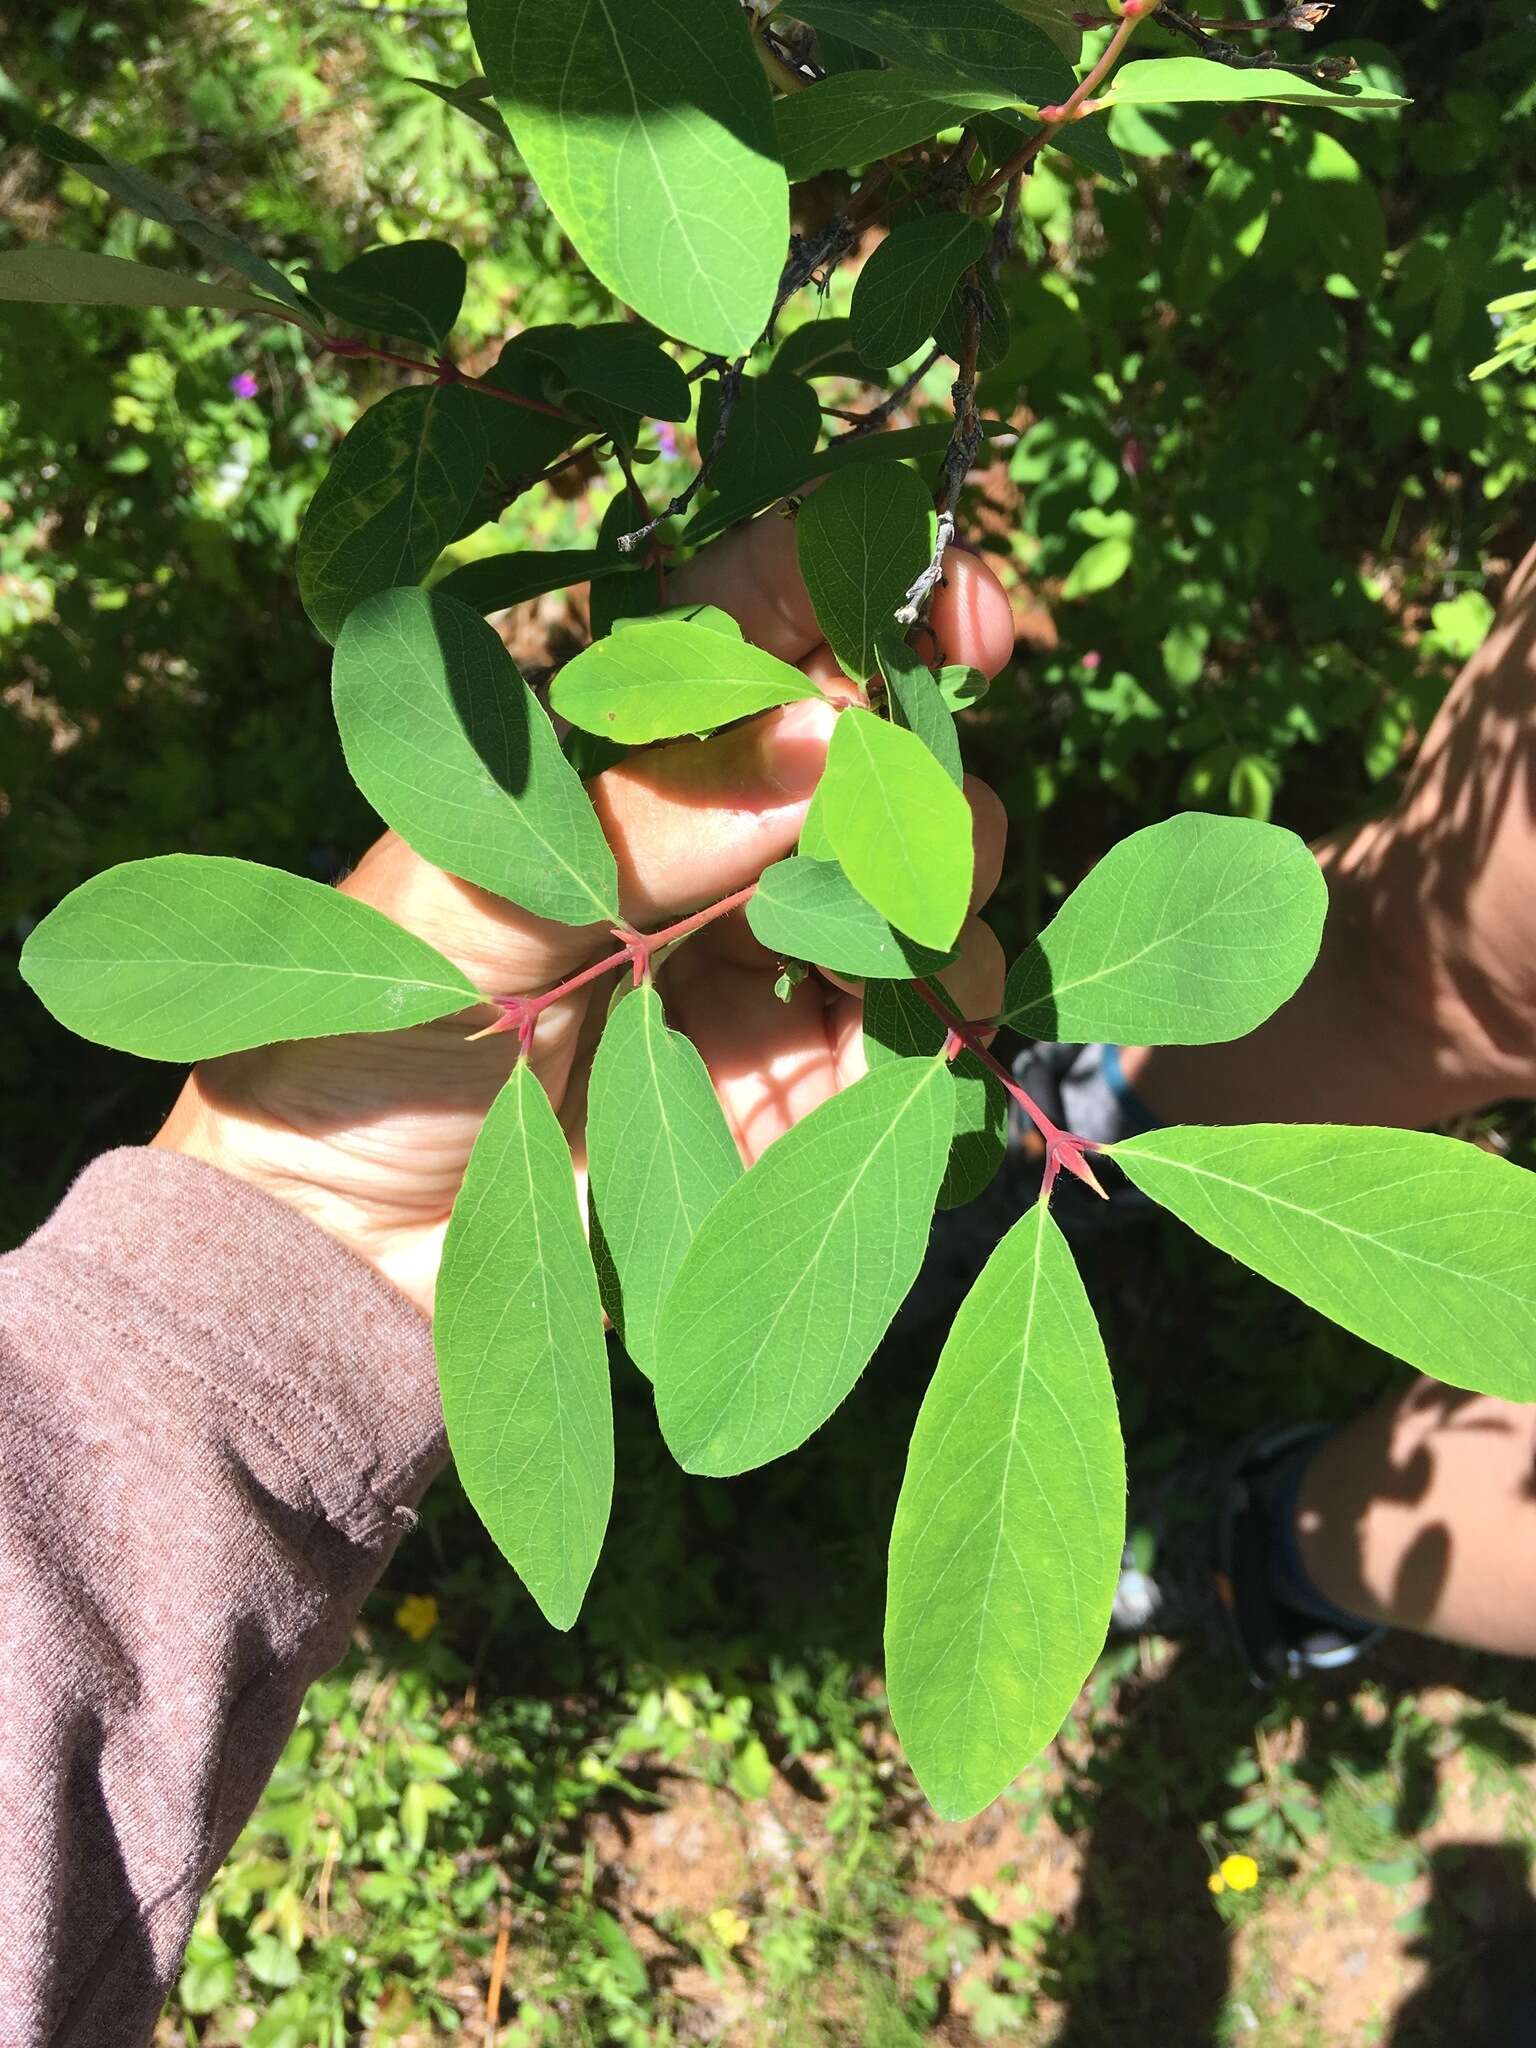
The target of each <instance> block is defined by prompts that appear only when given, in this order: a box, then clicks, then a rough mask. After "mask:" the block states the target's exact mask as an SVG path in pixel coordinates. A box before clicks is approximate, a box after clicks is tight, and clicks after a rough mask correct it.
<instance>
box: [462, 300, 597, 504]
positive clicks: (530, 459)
mask: <svg viewBox="0 0 1536 2048" xmlns="http://www.w3.org/2000/svg"><path fill="white" fill-rule="evenodd" d="M544 332H546V330H544V329H542V328H537V327H531V328H528V329H527V330H525V332H523V333H522V334H514V335H513V337H512V339H511V340H510V341H509V342H508V343H507V344H506V346H505V347H504V348H503V349H502V351H501V354H500V355H499V356H498V357H497V358H496V360H495V362H494V363H493V364H492V365H491V367H490V368H489V369H488V370H487V371H485V373H484V374H483V375H482V377H481V378H480V382H481V383H482V384H492V385H494V386H495V387H496V388H497V389H498V390H500V391H508V392H510V393H511V394H512V395H513V397H515V398H531V399H536V400H538V401H540V402H541V403H543V404H545V405H548V404H550V403H551V402H552V401H551V399H550V396H549V392H548V391H547V389H546V388H545V386H546V380H547V378H548V376H549V358H548V356H547V355H546V354H545V353H544V350H543V346H542V343H541V341H540V339H539V337H540V336H541V335H542V334H543V333H544ZM471 396H472V397H473V398H474V400H475V405H476V410H477V411H478V413H479V415H480V424H481V426H482V428H483V429H484V431H485V438H486V446H487V448H488V450H489V460H490V465H491V469H492V470H493V472H494V473H495V476H496V479H497V481H498V483H499V485H500V486H501V490H500V492H499V493H498V495H497V496H496V498H495V499H494V500H493V501H491V502H490V503H489V505H488V507H487V510H486V514H485V517H486V518H487V519H495V518H497V517H499V516H500V513H501V511H502V509H503V505H504V504H505V502H506V500H507V498H508V497H509V496H510V495H511V494H512V492H513V491H514V489H516V488H521V489H522V490H527V489H528V487H529V486H530V485H531V484H532V483H533V482H534V481H535V480H536V479H537V477H538V475H539V472H540V471H541V470H544V469H547V468H548V467H549V465H550V463H552V462H553V461H554V460H555V458H556V456H558V455H561V454H563V453H564V451H565V450H566V449H567V448H569V447H570V445H571V443H572V442H573V441H574V440H575V439H576V437H577V435H578V434H581V433H583V432H585V431H586V429H585V428H584V427H583V425H582V422H581V421H580V420H577V419H564V420H562V419H557V418H555V417H554V416H553V415H552V414H550V413H547V412H533V411H531V410H530V409H529V408H528V407H527V406H519V405H508V404H507V403H506V402H505V401H504V400H503V399H499V398H492V397H490V396H489V395H488V394H487V393H485V392H472V393H471Z"/></svg>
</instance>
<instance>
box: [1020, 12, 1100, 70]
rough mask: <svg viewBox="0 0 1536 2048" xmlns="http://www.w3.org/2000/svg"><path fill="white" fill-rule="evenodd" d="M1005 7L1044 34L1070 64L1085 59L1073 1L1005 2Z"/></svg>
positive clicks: (1081, 35) (1081, 34)
mask: <svg viewBox="0 0 1536 2048" xmlns="http://www.w3.org/2000/svg"><path fill="white" fill-rule="evenodd" d="M1003 4H1004V5H1005V6H1007V7H1010V8H1012V10H1013V12H1014V13H1015V14H1022V15H1023V16H1024V18H1025V20H1026V21H1032V22H1034V24H1035V26H1036V27H1037V28H1039V29H1041V30H1043V31H1044V33H1045V34H1046V35H1048V36H1049V37H1050V39H1051V41H1052V42H1053V43H1054V44H1055V45H1056V47H1057V49H1058V50H1060V52H1061V54H1062V55H1063V56H1064V57H1065V58H1066V60H1067V62H1068V63H1069V64H1075V63H1076V62H1077V60H1078V58H1079V57H1080V56H1081V55H1082V51H1083V33H1082V30H1081V29H1080V28H1079V27H1078V26H1077V20H1076V16H1077V9H1076V8H1075V7H1074V6H1073V4H1072V0H1003Z"/></svg>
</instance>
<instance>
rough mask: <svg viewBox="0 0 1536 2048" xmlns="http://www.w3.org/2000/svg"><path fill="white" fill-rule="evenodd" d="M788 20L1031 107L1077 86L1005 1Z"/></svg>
mask: <svg viewBox="0 0 1536 2048" xmlns="http://www.w3.org/2000/svg"><path fill="white" fill-rule="evenodd" d="M793 12H794V13H795V14H796V15H797V16H798V17H799V18H800V19H801V20H802V21H808V22H809V23H810V24H811V26H812V28H818V29H821V28H825V29H830V30H831V31H832V33H833V34H834V35H840V36H846V37H847V38H848V40H849V41H850V42H851V43H857V44H858V45H859V47H860V48H861V49H865V50H873V51H874V52H875V54H876V55H877V56H880V57H887V58H889V59H890V61H891V62H892V63H893V64H905V65H908V66H910V67H911V68H912V69H913V70H915V71H917V72H918V73H920V74H922V75H924V76H927V77H930V78H931V77H932V76H933V75H934V74H935V73H937V74H938V75H939V76H941V77H944V78H954V77H957V76H958V77H960V78H964V79H966V80H967V81H968V82H969V83H970V84H972V85H979V86H984V87H986V88H987V89H988V90H990V91H993V92H1003V93H1007V94H1008V95H1009V97H1010V98H1011V99H1015V100H1027V101H1028V102H1029V103H1030V104H1031V105H1034V106H1048V105H1050V104H1051V103H1052V102H1054V101H1057V100H1064V99H1066V98H1067V97H1068V95H1069V94H1070V93H1071V91H1072V88H1073V86H1074V84H1075V83H1076V80H1075V79H1074V78H1073V76H1072V72H1071V69H1070V67H1069V66H1068V65H1067V64H1066V63H1065V62H1064V61H1063V59H1062V55H1061V52H1060V51H1059V50H1058V49H1057V48H1056V47H1055V45H1054V44H1053V43H1052V41H1051V39H1050V37H1049V36H1048V35H1046V34H1045V33H1044V32H1043V31H1042V30H1041V29H1039V28H1037V27H1036V26H1035V24H1034V23H1033V22H1030V21H1025V20H1023V19H1022V18H1021V17H1020V16H1019V15H1017V14H1014V13H1012V12H1011V11H1010V10H1009V8H1008V7H1007V6H1006V5H1005V4H1004V0H795V6H794V8H793Z"/></svg>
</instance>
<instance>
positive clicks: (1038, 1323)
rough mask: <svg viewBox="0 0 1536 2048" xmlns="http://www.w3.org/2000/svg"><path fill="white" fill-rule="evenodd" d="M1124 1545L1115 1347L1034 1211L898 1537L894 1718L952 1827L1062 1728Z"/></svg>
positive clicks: (973, 1318)
mask: <svg viewBox="0 0 1536 2048" xmlns="http://www.w3.org/2000/svg"><path fill="white" fill-rule="evenodd" d="M1124 1537H1125V1455H1124V1452H1123V1450H1122V1448H1121V1442H1120V1429H1119V1422H1118V1419H1117V1416H1116V1411H1115V1393H1114V1387H1113V1385H1112V1383H1111V1381H1110V1377H1109V1367H1108V1365H1107V1363H1106V1361H1105V1357H1104V1347H1103V1344H1102V1343H1101V1342H1100V1339H1099V1332H1098V1328H1097V1326H1096V1324H1095V1322H1094V1317H1093V1309H1092V1307H1091V1306H1090V1304H1089V1301H1088V1297H1087V1295H1086V1294H1085V1293H1084V1291H1083V1283H1082V1281H1081V1280H1080V1279H1079V1278H1078V1274H1077V1268H1076V1266H1075V1265H1074V1264H1073V1262H1072V1254H1071V1253H1070V1252H1069V1251H1068V1249H1067V1246H1066V1242H1065V1240H1064V1239H1063V1237H1062V1235H1061V1232H1060V1231H1059V1230H1058V1229H1057V1227H1056V1225H1055V1224H1054V1223H1053V1222H1052V1221H1051V1217H1050V1213H1049V1211H1048V1210H1047V1208H1046V1205H1045V1204H1044V1203H1043V1202H1037V1203H1036V1204H1035V1206H1034V1208H1033V1209H1031V1210H1030V1212H1029V1214H1028V1215H1027V1216H1024V1217H1022V1218H1021V1219H1020V1220H1019V1222H1017V1223H1016V1224H1015V1225H1014V1227H1013V1228H1012V1230H1010V1231H1009V1233H1008V1235H1007V1236H1006V1237H1005V1238H1004V1239H1003V1241H1002V1243H1001V1244H1000V1245H999V1246H998V1247H997V1249H996V1251H995V1252H993V1254H992V1256H991V1258H990V1259H989V1260H988V1261H987V1264H986V1266H985V1268H984V1269H983V1271H982V1275H981V1278H980V1279H979V1280H978V1281H977V1282H976V1285H975V1286H974V1287H973V1288H972V1289H971V1292H970V1294H969V1295H968V1296H967V1298H966V1301H965V1303H964V1305H963V1307H962V1308H961V1310H960V1313H959V1315H958V1316H957V1317H956V1319H955V1325H954V1328H953V1329H952V1330H951V1332H950V1335H949V1341H948V1342H947V1343H946V1344H945V1346H944V1351H943V1354H942V1356H941V1357H940V1359H939V1363H938V1367H937V1370H936V1371H935V1373H934V1376H933V1379H932V1381H931V1382H930V1384H929V1387H928V1392H927V1394H926V1396H925V1397H924V1400H923V1406H922V1411H921V1413H920V1414H919V1416H918V1418H917V1427H916V1429H915V1430H914V1431H913V1433H912V1447H911V1450H910V1451H909V1453H908V1456H907V1470H906V1475H905V1477H904V1478H903V1480H902V1486H901V1497H900V1499H899V1500H898V1501H897V1504H896V1519H895V1522H894V1524H893V1526H892V1529H891V1555H890V1580H889V1587H888V1591H887V1595H886V1611H885V1672H886V1686H887V1690H888V1691H889V1694H890V1702H891V1713H892V1715H893V1717H894V1719H895V1722H896V1729H897V1733H898V1734H899V1735H900V1737H901V1741H902V1747H903V1748H904V1749H905V1750H906V1753H907V1758H908V1761H909V1762H910V1763H911V1765H912V1768H913V1770H914V1771H915V1772H916V1774H917V1779H918V1783H919V1784H920V1785H921V1786H922V1788H923V1790H924V1792H926V1793H927V1795H928V1799H929V1801H930V1803H931V1804H932V1806H933V1807H934V1809H935V1810H936V1811H937V1812H938V1813H939V1814H941V1815H942V1816H943V1818H944V1819H945V1820H967V1819H969V1818H970V1816H971V1815H972V1814H974V1813H979V1812H980V1811H981V1809H982V1808H983V1807H984V1806H987V1805H989V1804H990V1803H991V1802H992V1800H994V1799H995V1798H996V1797H997V1796H998V1794H999V1793H1000V1792H1002V1791H1003V1790H1005V1788H1006V1787H1007V1786H1008V1785H1009V1784H1011V1783H1012V1781H1013V1780H1014V1778H1016V1777H1017V1776H1018V1774H1019V1772H1020V1771H1021V1770H1023V1768H1024V1766H1025V1765H1026V1764H1027V1763H1028V1762H1029V1761H1030V1759H1031V1758H1032V1757H1033V1756H1034V1755H1035V1754H1036V1752H1037V1751H1039V1750H1040V1749H1041V1748H1042V1747H1043V1746H1044V1745H1045V1744H1046V1743H1047V1742H1049V1741H1050V1740H1051V1738H1052V1736H1054V1735H1055V1733H1056V1731H1057V1729H1058V1728H1059V1727H1060V1726H1061V1723H1062V1721H1063V1720H1064V1719H1065V1717H1066V1714H1067V1712H1068V1709H1069V1708H1070V1707H1071V1705H1072V1702H1073V1700H1074V1699H1075V1698H1076V1697H1077V1693H1078V1690H1079V1688H1080V1687H1081V1685H1082V1682H1083V1680H1084V1679H1085V1678H1086V1677H1087V1675H1088V1673H1089V1671H1090V1670H1091V1669H1092V1666H1093V1661H1094V1659H1095V1657H1097V1655H1098V1653H1099V1651H1100V1649H1101V1648H1102V1646H1103V1642H1104V1636H1105V1631H1106V1630H1107V1628H1108V1626H1109V1610H1110V1603H1111V1601H1112V1600H1113V1598H1114V1592H1115V1583H1116V1579H1117V1576H1118V1573H1119V1567H1120V1552H1121V1546H1122V1543H1123V1541H1124Z"/></svg>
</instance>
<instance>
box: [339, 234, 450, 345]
mask: <svg viewBox="0 0 1536 2048" xmlns="http://www.w3.org/2000/svg"><path fill="white" fill-rule="evenodd" d="M465 281H466V272H465V269H464V258H463V257H462V256H461V255H460V254H459V252H458V250H457V249H451V248H450V247H449V246H448V244H447V243H446V242H397V243H395V244H394V245H392V246H391V247H389V248H385V249H367V250H365V251H364V252H363V254H362V255H361V256H357V257H354V259H353V260H352V262H350V263H348V264H344V265H343V267H342V268H341V269H340V270H312V271H310V272H309V273H308V275H307V276H306V278H305V284H306V285H307V286H308V289H309V295H310V297H311V298H312V299H313V300H314V302H315V304H316V305H317V306H323V307H324V308H325V310H326V312H327V313H333V314H334V315H335V316H336V318H337V319H338V320H345V321H346V322H347V324H348V325H349V326H351V327H361V328H363V329H365V330H366V331H367V332H368V333H370V334H393V335H395V336H397V337H398V338H399V339H401V340H403V341H414V342H418V343H420V345H421V346H422V347H423V348H434V349H435V348H441V347H442V345H443V342H444V341H445V340H446V338H447V336H448V332H449V330H450V328H451V327H452V326H453V323H454V321H455V320H457V319H458V317H459V308H460V306H461V305H463V303H464V285H465Z"/></svg>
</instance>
